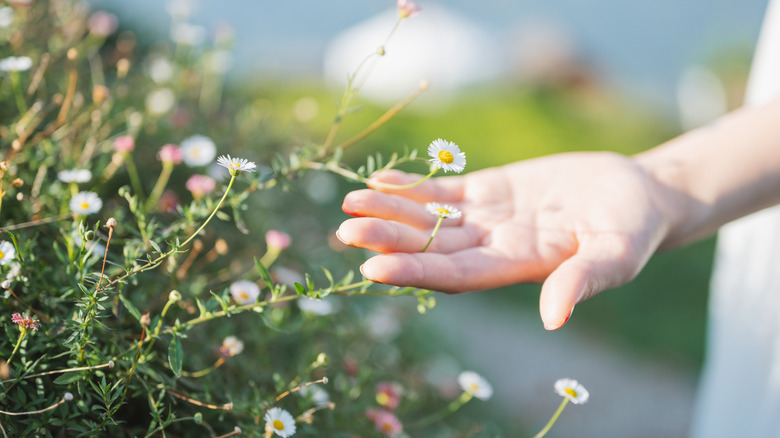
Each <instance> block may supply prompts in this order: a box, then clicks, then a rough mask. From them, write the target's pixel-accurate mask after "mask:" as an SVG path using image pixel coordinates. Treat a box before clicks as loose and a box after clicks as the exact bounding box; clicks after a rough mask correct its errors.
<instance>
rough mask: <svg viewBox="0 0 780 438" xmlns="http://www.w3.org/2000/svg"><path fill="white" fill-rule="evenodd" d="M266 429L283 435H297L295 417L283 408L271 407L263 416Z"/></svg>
mask: <svg viewBox="0 0 780 438" xmlns="http://www.w3.org/2000/svg"><path fill="white" fill-rule="evenodd" d="M263 419H264V420H265V430H266V431H269V430H270V431H273V432H274V433H276V434H277V435H279V436H281V437H288V436H293V435H295V419H294V418H293V416H292V415H290V413H289V412H287V411H285V410H284V409H282V408H271V409H269V410H268V412H266V413H265V416H264V417H263Z"/></svg>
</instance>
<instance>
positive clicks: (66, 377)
mask: <svg viewBox="0 0 780 438" xmlns="http://www.w3.org/2000/svg"><path fill="white" fill-rule="evenodd" d="M84 375H85V374H84V373H82V372H70V373H65V374H63V375H61V376H59V377H57V378H56V379H54V383H55V384H57V385H68V384H70V383H73V382H76V381H78V380H81V379H82V378H84Z"/></svg>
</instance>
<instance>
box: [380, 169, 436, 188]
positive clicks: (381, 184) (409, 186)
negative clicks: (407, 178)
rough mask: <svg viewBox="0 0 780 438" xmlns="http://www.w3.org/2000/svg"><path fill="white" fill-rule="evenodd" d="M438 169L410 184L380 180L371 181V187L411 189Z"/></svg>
mask: <svg viewBox="0 0 780 438" xmlns="http://www.w3.org/2000/svg"><path fill="white" fill-rule="evenodd" d="M438 170H439V168H438V167H436V168H434V169H433V170H432V171H431V173H429V174H427V175H425V176H424V177H423V178H422V179H421V180H419V181H417V182H413V183H411V184H390V183H384V182H380V181H373V182H371V187H373V188H380V189H391V190H405V189H411V188H412V187H416V186H418V185H420V184H422V183H423V181H425V180H426V179H428V178H430V177H432V176H433V175H435V174H436V172H437V171H438Z"/></svg>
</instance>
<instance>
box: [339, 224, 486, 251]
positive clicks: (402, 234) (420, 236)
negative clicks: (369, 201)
mask: <svg viewBox="0 0 780 438" xmlns="http://www.w3.org/2000/svg"><path fill="white" fill-rule="evenodd" d="M445 220H447V219H445ZM431 231H432V230H430V229H429V230H418V229H417V228H414V227H410V226H409V225H406V224H402V223H398V222H392V221H386V220H382V219H376V218H354V219H347V220H346V221H344V222H343V223H342V224H341V226H340V227H339V229H338V231H336V237H338V238H339V240H341V241H342V242H344V243H345V244H347V245H350V246H356V247H360V248H366V249H368V250H371V251H376V252H381V253H388V252H405V253H415V252H420V251H422V249H423V248H424V247H425V245H426V244H427V243H428V240H429V239H430V237H431ZM479 237H480V236H479V235H478V234H477V231H476V230H475V229H474V228H472V227H452V228H441V229H439V231H438V233H437V234H436V237H435V238H434V239H433V241H432V242H431V245H430V246H429V247H428V250H427V251H429V252H439V253H451V252H455V251H461V250H463V249H466V248H470V247H473V246H476V245H477V244H478V242H479V240H480V238H479Z"/></svg>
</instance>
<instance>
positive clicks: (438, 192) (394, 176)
mask: <svg viewBox="0 0 780 438" xmlns="http://www.w3.org/2000/svg"><path fill="white" fill-rule="evenodd" d="M422 178H423V175H417V174H412V173H406V172H401V171H400V170H394V169H390V170H382V171H379V172H376V173H374V174H373V175H371V178H369V180H368V182H367V185H368V187H370V188H372V189H375V190H379V191H380V192H385V193H393V194H396V195H401V196H403V197H405V198H409V199H412V200H414V201H417V202H434V201H435V202H460V201H461V200H462V199H463V178H462V177H459V176H452V177H440V178H431V179H428V180H426V181H425V182H423V183H422V184H420V185H418V186H415V187H412V188H408V189H395V188H392V187H389V186H386V185H383V184H392V185H405V184H412V183H415V182H417V181H419V180H421V179H422Z"/></svg>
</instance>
